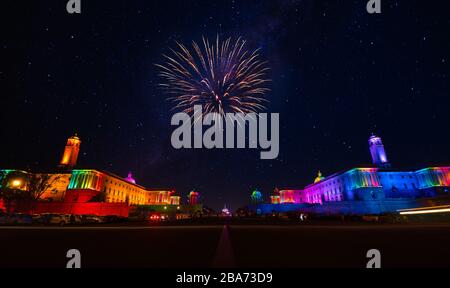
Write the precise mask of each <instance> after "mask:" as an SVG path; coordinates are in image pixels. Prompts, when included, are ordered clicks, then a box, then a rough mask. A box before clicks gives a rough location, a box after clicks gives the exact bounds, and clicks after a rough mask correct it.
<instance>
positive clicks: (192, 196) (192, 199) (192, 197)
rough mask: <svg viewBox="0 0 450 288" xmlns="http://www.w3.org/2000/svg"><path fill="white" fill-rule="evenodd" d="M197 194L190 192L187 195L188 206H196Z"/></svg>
mask: <svg viewBox="0 0 450 288" xmlns="http://www.w3.org/2000/svg"><path fill="white" fill-rule="evenodd" d="M198 197H199V193H198V192H196V191H191V192H190V193H189V195H188V203H189V205H197V204H198Z"/></svg>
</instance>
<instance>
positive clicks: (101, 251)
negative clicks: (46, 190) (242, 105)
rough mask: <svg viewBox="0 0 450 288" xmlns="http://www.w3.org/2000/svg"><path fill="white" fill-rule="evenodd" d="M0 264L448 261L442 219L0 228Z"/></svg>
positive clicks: (448, 234)
mask: <svg viewBox="0 0 450 288" xmlns="http://www.w3.org/2000/svg"><path fill="white" fill-rule="evenodd" d="M0 239H1V245H2V249H1V251H2V252H1V255H0V256H1V257H0V267H61V268H63V267H65V265H66V262H67V260H68V259H67V258H66V252H67V251H68V250H69V249H73V248H75V249H78V250H79V251H80V252H81V258H82V267H106V268H108V267H111V268H112V267H117V268H120V267H139V268H140V267H158V268H165V267H175V268H185V267H190V268H208V267H225V268H226V267H252V268H298V267H365V265H366V263H367V261H368V259H367V258H366V252H367V251H368V250H369V249H378V250H380V252H381V263H382V266H383V267H450V246H449V243H450V224H408V225H388V224H383V225H381V224H358V225H354V224H350V225H349V224H347V225H343V224H341V225H338V224H335V225H229V226H228V225H197V226H196V225H189V226H148V225H142V226H123V227H121V226H98V227H95V226H86V227H70V226H69V227H36V226H24V227H12V226H6V227H0Z"/></svg>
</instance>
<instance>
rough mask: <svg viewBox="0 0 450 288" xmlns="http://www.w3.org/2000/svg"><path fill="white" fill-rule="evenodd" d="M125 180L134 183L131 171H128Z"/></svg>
mask: <svg viewBox="0 0 450 288" xmlns="http://www.w3.org/2000/svg"><path fill="white" fill-rule="evenodd" d="M125 181H128V182H130V183H133V184H136V180H134V178H133V174H131V172H128V177H127V178H125Z"/></svg>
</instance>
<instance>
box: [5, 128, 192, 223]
mask: <svg viewBox="0 0 450 288" xmlns="http://www.w3.org/2000/svg"><path fill="white" fill-rule="evenodd" d="M80 143H81V141H80V139H79V138H78V136H76V135H75V136H73V137H70V138H69V139H68V140H67V145H66V147H65V150H64V154H63V157H62V159H61V162H60V165H59V166H60V167H62V168H64V171H65V172H55V173H45V175H49V176H50V178H49V180H48V183H50V184H51V185H49V187H48V189H46V190H45V191H43V192H42V194H41V196H40V198H39V202H38V203H36V205H33V207H34V208H33V209H34V210H33V212H35V213H36V211H39V213H66V214H97V215H120V216H127V215H128V207H129V206H130V205H135V206H136V205H147V206H152V205H155V206H163V207H166V208H167V207H168V205H169V206H170V208H172V206H174V207H177V206H179V205H180V197H179V196H176V195H174V194H175V191H174V190H173V189H149V188H145V187H143V186H141V185H138V184H136V180H135V179H134V178H133V176H132V174H131V172H130V173H129V174H128V176H127V177H126V178H122V177H120V176H117V175H115V174H112V173H110V172H106V171H101V170H97V169H73V167H74V166H75V165H76V162H77V158H78V153H79V149H80ZM66 171H67V172H66ZM13 172H14V173H13ZM11 173H13V174H11ZM16 175H18V176H16ZM30 175H36V176H39V175H44V173H30V172H26V171H21V170H0V183H6V184H5V185H8V186H10V187H13V188H15V189H19V190H23V191H28V189H29V187H28V182H27V181H28V180H27V178H29V177H28V176H30ZM13 176H14V178H12V177H13ZM19 176H20V177H19ZM9 178H11V180H9ZM5 179H7V180H8V182H5V181H4V180H5ZM0 185H1V184H0ZM0 188H1V187H0ZM193 193H194V194H192V192H191V194H192V195H191V197H190V203H193V204H192V205H195V204H197V202H198V199H197V198H198V193H197V192H193ZM182 208H184V207H182ZM29 211H30V210H27V212H29Z"/></svg>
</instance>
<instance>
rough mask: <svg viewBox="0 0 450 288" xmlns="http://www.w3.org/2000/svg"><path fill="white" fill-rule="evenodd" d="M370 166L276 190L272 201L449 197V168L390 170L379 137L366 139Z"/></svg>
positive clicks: (311, 202)
mask: <svg viewBox="0 0 450 288" xmlns="http://www.w3.org/2000/svg"><path fill="white" fill-rule="evenodd" d="M369 150H370V154H371V156H372V164H373V167H366V168H354V169H351V170H348V171H344V172H341V173H336V174H333V175H330V176H328V177H323V176H322V174H321V173H320V172H319V175H318V176H317V178H316V179H315V180H314V183H313V184H310V185H308V186H306V187H305V188H303V189H281V190H278V189H277V190H276V191H275V193H274V194H273V195H272V196H271V197H270V201H271V202H270V203H271V204H281V205H282V204H319V205H326V204H331V203H336V202H352V201H371V200H376V201H385V200H386V201H389V200H394V199H418V198H427V197H438V196H449V197H450V167H428V168H424V169H421V170H414V171H400V170H394V169H391V168H390V167H391V165H390V163H389V161H388V159H387V156H386V152H385V149H384V146H383V143H382V141H381V138H380V137H378V136H375V135H372V136H371V137H370V138H369Z"/></svg>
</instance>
